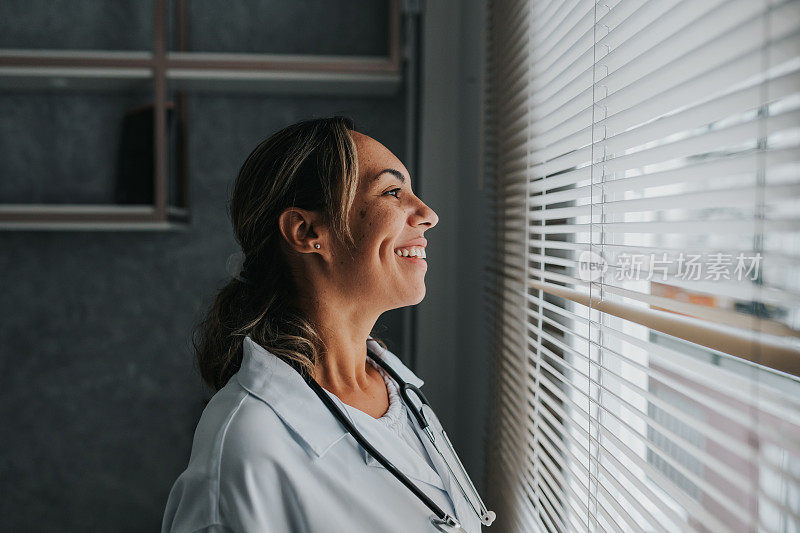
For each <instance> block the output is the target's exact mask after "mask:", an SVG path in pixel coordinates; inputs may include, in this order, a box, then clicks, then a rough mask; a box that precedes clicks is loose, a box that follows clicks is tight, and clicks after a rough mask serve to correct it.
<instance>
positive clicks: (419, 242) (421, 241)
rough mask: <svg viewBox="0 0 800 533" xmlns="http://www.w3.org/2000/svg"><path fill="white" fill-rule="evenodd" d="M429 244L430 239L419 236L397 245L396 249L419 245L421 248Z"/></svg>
mask: <svg viewBox="0 0 800 533" xmlns="http://www.w3.org/2000/svg"><path fill="white" fill-rule="evenodd" d="M427 245H428V239H426V238H425V237H419V238H417V239H412V240H410V241H408V242H405V243H403V244H400V245H398V246H395V248H394V249H395V250H398V249H401V248H411V247H414V246H417V247H419V248H425V247H426V246H427Z"/></svg>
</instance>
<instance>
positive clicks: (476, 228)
mask: <svg viewBox="0 0 800 533" xmlns="http://www.w3.org/2000/svg"><path fill="white" fill-rule="evenodd" d="M485 3H486V0H436V1H428V2H425V3H424V6H425V12H424V29H423V34H422V35H423V43H422V51H423V59H422V61H423V76H422V78H423V81H422V87H421V92H422V96H421V100H422V102H421V104H422V110H421V113H422V125H421V132H420V138H421V148H420V154H421V160H420V175H421V177H422V179H423V181H424V187H425V199H426V201H428V202H429V203H430V204H431V205H434V206H437V207H438V214H439V224H438V225H437V227H436V228H434V229H433V230H431V232H430V234H431V235H430V238H429V242H428V250H429V251H428V252H427V255H428V258H429V259H428V263H429V268H428V275H427V277H426V283H427V286H428V293H427V295H426V297H425V300H424V301H423V302H422V303H420V304H419V306H418V307H419V309H418V314H419V319H418V323H419V327H418V332H417V335H418V354H417V359H418V361H419V371H420V375H422V376H424V378H425V379H426V381H427V383H429V384H434V387H435V388H433V387H431V388H429V389H428V390H427V392H426V395H427V396H428V398H430V400H431V403H433V404H434V405H436V406H437V408H438V410H439V414H440V418H441V419H442V424H443V425H444V426H445V428H446V429H447V430H448V433H449V434H450V436H451V440H452V441H453V445H454V447H455V448H456V450H457V451H458V453H459V455H460V456H461V459H462V461H463V462H464V466H465V467H466V469H467V471H468V472H469V473H470V475H471V477H472V479H473V480H474V481H475V484H476V485H477V487H478V488H479V490H480V489H481V488H482V487H483V479H484V457H485V453H486V450H485V447H486V438H487V431H488V428H489V419H488V416H489V405H490V398H491V390H490V373H491V350H490V344H489V336H488V331H489V329H488V324H487V322H486V316H487V315H486V312H485V311H486V309H485V301H486V299H485V297H486V292H485V291H486V281H487V278H486V275H485V272H486V267H487V261H488V260H489V257H490V254H489V245H490V243H491V235H490V234H489V231H490V225H489V222H488V216H489V205H490V204H489V201H490V198H489V191H488V189H486V188H483V187H481V172H482V161H481V157H480V154H481V149H482V146H481V141H482V139H481V128H482V125H481V102H482V101H483V95H482V83H483V80H482V76H483V75H482V72H483V61H484V59H483V55H484V23H483V16H484V12H485Z"/></svg>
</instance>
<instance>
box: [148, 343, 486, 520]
mask: <svg viewBox="0 0 800 533" xmlns="http://www.w3.org/2000/svg"><path fill="white" fill-rule="evenodd" d="M367 347H368V349H369V350H370V351H371V352H372V353H374V354H376V355H377V356H379V357H381V358H382V359H383V360H384V361H386V362H387V363H389V365H390V366H391V367H392V369H394V370H395V371H396V372H397V373H398V375H399V376H400V377H401V378H402V379H403V380H404V381H406V382H408V383H410V384H412V385H415V386H417V387H419V386H421V385H422V384H423V381H422V380H421V379H419V378H418V377H417V376H416V375H414V373H413V372H411V370H409V369H408V368H407V367H406V366H405V365H403V364H402V362H401V361H400V360H399V359H398V358H397V357H396V356H395V355H394V354H392V353H391V352H390V351H389V350H384V349H383V348H382V347H381V346H380V345H379V344H378V343H377V342H376V341H374V340H372V339H369V340H368V341H367ZM390 392H391V390H390ZM329 394H330V393H329ZM331 396H332V397H333V398H334V401H335V402H336V403H337V405H338V406H339V407H340V409H343V410H344V411H345V413H346V414H347V415H348V416H350V419H351V420H352V421H353V423H354V425H355V426H356V427H357V428H358V429H359V430H360V431H361V433H362V434H363V435H364V437H366V438H367V439H368V440H369V442H370V443H371V444H372V445H373V446H374V447H375V448H376V449H377V450H378V451H380V452H381V453H382V454H383V455H384V456H385V457H386V458H387V459H388V460H389V461H391V462H392V463H393V464H394V465H395V466H396V467H397V468H398V469H399V470H400V471H401V472H403V473H404V474H405V475H406V476H408V477H409V478H410V479H411V481H412V482H413V483H414V484H415V485H417V486H418V487H419V488H420V489H421V490H422V491H423V492H425V493H426V494H427V495H428V496H429V497H430V498H431V499H432V500H433V501H434V502H436V504H437V505H439V507H441V508H442V509H443V510H444V511H445V512H447V513H449V514H451V515H453V516H455V517H456V518H457V519H458V520H459V521H460V522H461V524H462V526H463V527H464V529H466V530H467V531H468V532H469V533H479V532H480V531H481V527H480V521H479V520H478V517H477V516H476V515H475V513H474V512H473V510H472V507H471V506H470V505H469V503H468V502H467V501H466V500H465V499H464V496H463V495H462V494H461V491H460V490H459V488H458V485H457V484H455V482H454V481H453V480H452V478H451V476H450V473H449V472H448V470H447V467H446V466H445V464H444V462H443V461H442V459H441V457H440V456H439V455H438V453H437V452H436V450H435V448H434V447H433V445H432V444H431V443H430V441H429V440H428V438H427V437H426V436H425V434H424V433H423V432H422V430H421V429H420V428H419V425H418V424H417V422H416V420H415V419H413V417H409V413H408V412H407V411H406V412H405V416H403V417H399V416H398V415H399V412H396V413H398V414H395V412H391V413H390V411H391V410H392V405H399V406H402V407H403V409H404V411H405V405H404V404H402V403H401V402H396V403H394V404H392V403H390V408H389V411H387V414H386V415H384V417H381V418H380V419H375V418H373V417H372V416H370V415H368V414H366V413H364V412H363V411H360V410H358V409H356V408H354V407H351V406H348V405H346V404H344V403H343V402H341V400H339V399H338V397H336V396H334V395H331ZM390 402H391V399H390ZM387 415H391V416H389V417H388V418H387ZM395 416H398V418H392V417H395ZM396 420H404V421H406V422H408V423H409V424H413V428H412V429H413V431H414V432H415V434H416V436H417V442H419V443H420V444H421V445H422V450H424V451H426V452H427V457H423V456H421V453H420V451H421V449H420V448H418V447H417V446H416V444H414V441H413V440H411V439H409V438H408V435H406V434H405V430H403V429H401V431H400V437H398V433H397V432H396V431H395V430H396V429H397V428H396V427H395V426H393V422H394V421H396ZM404 423H405V422H404ZM409 427H411V426H409ZM403 435H406V436H405V437H403ZM409 441H410V442H411V444H412V445H411V446H410V445H409ZM431 465H433V467H434V468H431ZM432 515H433V513H432V512H431V511H430V509H428V507H427V506H426V505H425V504H424V503H422V501H420V500H419V499H418V498H417V497H416V496H415V495H414V494H413V493H412V492H411V491H410V490H409V489H408V488H406V487H405V486H404V485H403V484H402V483H401V482H400V481H399V480H398V479H396V478H395V477H394V476H393V475H392V474H391V472H389V471H388V470H386V469H385V468H384V467H383V466H382V465H381V464H380V463H378V462H377V461H376V460H375V459H374V458H372V457H371V456H370V455H369V454H368V453H367V452H366V451H365V450H364V449H363V448H362V447H361V446H360V445H359V444H358V443H357V442H356V441H355V439H354V438H353V437H352V436H351V435H350V434H349V433H348V432H347V431H346V429H345V428H344V426H342V425H341V423H340V422H339V421H338V420H337V419H336V418H335V417H334V415H333V414H332V413H331V412H330V411H328V409H327V408H326V407H325V405H324V404H323V403H322V401H321V400H320V398H319V397H317V395H316V393H314V391H313V390H312V389H311V388H310V387H309V386H308V385H307V384H306V383H305V382H304V381H303V378H302V377H301V376H300V374H298V373H297V371H295V370H294V369H293V368H292V367H291V366H289V365H288V364H287V363H285V362H284V361H282V360H281V359H280V358H278V357H277V356H275V355H273V354H272V353H270V352H269V351H268V350H266V349H265V348H263V347H262V346H260V345H258V344H257V343H256V342H254V341H253V340H252V339H251V338H250V337H249V336H248V337H246V338H245V340H244V351H243V360H242V365H241V368H240V370H239V371H238V372H237V373H236V374H235V375H234V376H233V377H232V378H231V379H230V381H229V382H228V383H227V384H226V385H225V386H224V387H223V388H222V389H220V390H219V391H218V392H217V393H216V394H215V395H214V396H213V397H212V398H211V400H210V401H209V403H208V405H207V406H206V408H205V410H204V411H203V414H202V416H201V417H200V421H199V423H198V425H197V429H196V430H195V435H194V441H193V443H192V453H191V457H190V459H189V465H188V467H187V468H186V470H185V471H184V472H183V473H182V474H181V475H180V476H179V477H178V479H177V480H176V481H175V484H174V485H173V487H172V490H171V491H170V494H169V499H168V501H167V506H166V509H165V512H164V519H163V522H162V532H169V531H172V532H179V533H182V532H197V533H201V532H202V533H218V532H231V531H235V532H273V531H274V532H279V533H325V532H333V531H348V532H352V533H359V532H364V533H367V532H369V533H373V532H375V531H381V532H388V533H391V532H397V533H400V532H403V533H413V532H433V531H437V530H436V528H435V527H434V526H433V525H432V524H431V523H430V517H431V516H432Z"/></svg>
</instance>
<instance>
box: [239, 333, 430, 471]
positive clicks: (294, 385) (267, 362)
mask: <svg viewBox="0 0 800 533" xmlns="http://www.w3.org/2000/svg"><path fill="white" fill-rule="evenodd" d="M367 348H368V349H369V350H370V352H372V353H374V354H376V355H377V356H378V357H380V358H381V359H383V360H384V361H386V362H387V363H389V366H391V367H392V368H393V369H394V370H395V371H396V372H397V373H398V374H399V375H400V377H401V378H402V379H403V380H405V381H406V382H408V383H410V384H412V385H414V386H416V387H420V386H422V384H423V383H424V381H423V380H421V379H420V378H419V377H417V376H416V375H415V374H414V373H413V372H412V371H411V370H410V369H409V368H408V367H406V366H405V365H404V364H403V363H402V362H401V361H400V359H399V358H398V357H397V356H396V355H394V354H393V353H392V352H390V351H389V350H387V349H384V348H383V347H382V346H381V345H380V344H378V343H377V341H375V340H374V339H372V338H371V337H370V338H368V339H367ZM236 377H237V379H238V381H239V383H240V384H241V385H242V387H244V388H245V389H246V390H247V391H248V392H250V393H251V394H253V395H254V396H256V397H258V398H260V399H261V400H263V401H264V402H266V403H267V404H269V405H270V406H271V407H272V409H273V410H274V411H275V412H276V413H277V414H278V416H279V417H280V418H281V419H282V420H283V421H284V423H286V425H288V426H289V427H290V428H291V429H292V430H293V431H294V432H295V433H296V434H297V435H298V436H299V437H300V438H301V439H302V440H303V442H305V444H306V446H307V450H308V451H309V452H310V453H313V454H314V455H316V456H317V457H322V456H323V455H325V452H327V451H328V450H329V449H330V448H331V446H333V445H334V444H335V443H337V442H338V441H339V440H340V439H341V438H342V437H344V436H345V435H346V434H347V431H346V430H345V428H344V427H343V426H342V425H341V424H340V423H339V421H338V420H337V419H336V417H334V416H333V415H332V414H331V413H330V411H328V409H327V408H326V407H325V405H324V404H323V403H322V401H321V400H320V399H319V397H318V396H317V395H316V393H315V392H314V391H313V390H312V389H311V387H309V386H308V385H307V384H306V382H305V381H304V380H303V378H302V376H300V374H299V373H298V372H297V371H296V370H295V369H294V368H292V367H291V366H289V364H288V363H286V362H285V361H283V360H282V359H280V358H279V357H278V356H276V355H274V354H273V353H271V352H269V351H268V350H267V349H266V348H264V347H263V346H261V345H260V344H258V343H257V342H255V341H254V340H253V339H251V338H250V336H249V335H248V336H247V337H245V339H244V344H243V357H242V365H241V367H240V369H239V372H237V374H236Z"/></svg>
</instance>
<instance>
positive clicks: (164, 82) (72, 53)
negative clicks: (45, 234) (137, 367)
mask: <svg viewBox="0 0 800 533" xmlns="http://www.w3.org/2000/svg"><path fill="white" fill-rule="evenodd" d="M386 1H387V3H388V14H389V20H388V33H387V41H388V46H387V51H388V54H387V55H385V56H352V55H324V56H323V55H313V54H304V55H297V54H270V53H266V54H255V53H225V54H219V53H206V52H194V51H186V49H187V46H186V43H187V10H186V0H175V2H174V7H175V12H174V13H175V15H174V21H175V26H176V28H175V30H176V38H177V39H176V40H177V46H176V48H177V50H175V51H170V50H168V46H167V41H168V29H169V28H168V24H167V21H168V20H169V16H168V15H169V14H168V7H169V6H168V5H167V2H168V0H153V32H152V33H153V37H152V50H150V51H140V50H135V51H107V50H65V49H44V50H21V49H8V48H7V49H0V90H2V89H11V90H14V91H22V92H24V91H27V90H37V89H47V90H56V91H58V90H73V91H74V90H97V89H101V90H105V91H111V92H114V91H124V90H128V89H131V88H138V87H141V86H142V85H143V84H147V83H148V82H152V93H153V98H152V102H151V104H150V105H148V106H144V107H142V108H139V109H138V110H137V111H138V113H136V114H134V115H126V120H125V123H124V126H123V132H125V131H126V130H125V129H124V128H126V127H130V128H131V131H134V132H137V131H138V132H140V131H142V130H141V128H142V127H144V128H145V129H149V128H150V127H151V126H152V128H153V130H152V131H153V134H152V150H151V152H152V157H153V165H152V170H150V169H147V170H148V171H142V172H143V175H144V176H151V177H152V180H153V181H152V189H150V188H149V187H147V186H142V184H139V187H138V190H135V193H134V194H129V191H122V193H123V194H117V195H116V198H115V199H116V200H117V202H118V203H109V204H32V203H28V204H25V203H14V204H9V203H0V229H1V230H15V229H37V230H39V229H50V230H59V229H62V230H63V229H86V230H92V229H98V230H100V229H135V230H165V229H181V228H184V227H186V225H187V224H188V222H189V212H190V209H189V208H190V205H189V179H188V172H187V166H188V165H187V161H186V155H185V154H186V147H185V146H186V135H187V129H188V128H187V119H186V95H187V93H191V92H198V93H201V92H220V93H222V92H224V93H233V92H247V93H251V94H263V95H275V94H287V93H290V94H325V95H351V96H352V95H370V96H387V95H392V94H395V93H396V92H397V91H398V90H399V89H400V86H401V83H402V59H401V46H400V40H401V39H400V29H401V2H400V0H386ZM170 95H172V99H170V98H169V96H170ZM136 127H138V128H139V129H138V130H136V129H135V128H136ZM123 135H124V133H123ZM131 135H132V134H131V133H130V132H129V137H130V136H131ZM171 137H172V138H173V139H174V146H171V142H170V138H171ZM136 150H138V151H136V153H138V154H143V153H145V154H149V152H150V151H148V150H147V147H146V145H145V146H144V147H142V146H141V143H140V145H139V146H136ZM125 155H126V154H125V153H124V151H123V152H122V153H121V156H120V157H121V158H122V159H124V156H125ZM129 157H133V156H132V155H129ZM122 159H121V164H122V163H124V161H122ZM170 167H172V169H173V171H174V172H175V176H174V178H175V180H176V183H175V188H176V190H175V191H174V198H171V197H170ZM127 168H128V171H127V173H124V174H126V176H124V177H125V179H126V180H128V181H131V180H133V181H136V180H135V178H136V176H135V175H134V174H135V173H136V172H137V171H136V170H132V169H131V167H127ZM133 168H141V166H140V165H139V166H135V167H133ZM118 185H119V184H118ZM123 185H124V184H123ZM134 189H137V188H136V187H134ZM117 192H118V193H119V192H120V191H117Z"/></svg>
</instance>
